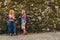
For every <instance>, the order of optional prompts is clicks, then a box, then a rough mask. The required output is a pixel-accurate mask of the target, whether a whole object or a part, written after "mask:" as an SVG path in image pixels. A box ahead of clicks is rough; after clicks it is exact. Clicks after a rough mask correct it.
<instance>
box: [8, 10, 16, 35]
mask: <svg viewBox="0 0 60 40" xmlns="http://www.w3.org/2000/svg"><path fill="white" fill-rule="evenodd" d="M14 19H15V16H14V10H10V11H9V21H8V33H9V34H10V35H12V33H14V35H16V25H15V23H14Z"/></svg>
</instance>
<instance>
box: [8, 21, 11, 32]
mask: <svg viewBox="0 0 60 40" xmlns="http://www.w3.org/2000/svg"><path fill="white" fill-rule="evenodd" d="M8 33H11V22H10V21H8Z"/></svg>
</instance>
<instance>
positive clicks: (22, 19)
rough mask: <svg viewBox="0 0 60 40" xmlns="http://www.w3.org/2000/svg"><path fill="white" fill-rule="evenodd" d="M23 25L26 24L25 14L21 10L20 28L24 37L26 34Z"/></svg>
mask: <svg viewBox="0 0 60 40" xmlns="http://www.w3.org/2000/svg"><path fill="white" fill-rule="evenodd" d="M25 24H26V13H25V10H22V17H21V28H22V30H23V34H24V35H25V34H27V31H26V27H25Z"/></svg>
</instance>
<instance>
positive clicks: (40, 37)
mask: <svg viewBox="0 0 60 40" xmlns="http://www.w3.org/2000/svg"><path fill="white" fill-rule="evenodd" d="M0 40H60V32H56V33H55V32H48V33H47V32H45V33H35V34H28V35H21V34H19V35H17V36H9V35H7V34H2V35H0Z"/></svg>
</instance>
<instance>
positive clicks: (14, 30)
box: [13, 23, 16, 34]
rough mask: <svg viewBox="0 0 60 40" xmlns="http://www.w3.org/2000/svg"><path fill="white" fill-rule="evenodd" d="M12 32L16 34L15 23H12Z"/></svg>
mask: <svg viewBox="0 0 60 40" xmlns="http://www.w3.org/2000/svg"><path fill="white" fill-rule="evenodd" d="M13 32H14V34H16V25H15V23H13Z"/></svg>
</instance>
